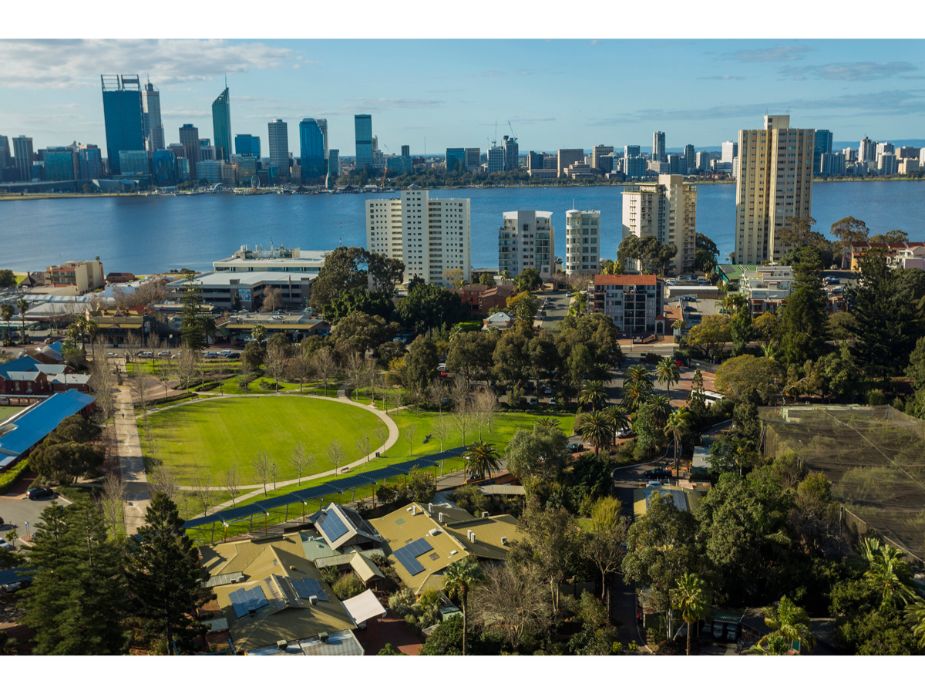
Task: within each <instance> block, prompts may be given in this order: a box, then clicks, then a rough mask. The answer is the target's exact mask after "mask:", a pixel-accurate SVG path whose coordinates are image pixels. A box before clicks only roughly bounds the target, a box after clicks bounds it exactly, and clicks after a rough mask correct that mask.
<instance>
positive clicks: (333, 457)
mask: <svg viewBox="0 0 925 694" xmlns="http://www.w3.org/2000/svg"><path fill="white" fill-rule="evenodd" d="M328 460H330V461H331V467H332V468H333V470H334V474H335V475H336V474H337V471H338V468H339V467H340V464H341V463H342V462H343V461H344V451H343V449H342V448H341V447H340V444H339V443H337V441H331V444H330V445H329V446H328Z"/></svg>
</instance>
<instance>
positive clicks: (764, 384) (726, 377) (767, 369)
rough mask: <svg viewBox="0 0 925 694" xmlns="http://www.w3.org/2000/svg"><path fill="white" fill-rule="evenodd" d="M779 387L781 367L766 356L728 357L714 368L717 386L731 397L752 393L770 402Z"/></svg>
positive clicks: (743, 396) (780, 385) (736, 397)
mask: <svg viewBox="0 0 925 694" xmlns="http://www.w3.org/2000/svg"><path fill="white" fill-rule="evenodd" d="M782 386H783V381H782V376H781V371H780V366H779V365H778V364H776V363H775V362H774V361H772V360H771V359H769V358H767V357H755V356H753V355H751V354H743V355H741V356H738V357H733V358H732V359H727V360H726V361H724V362H723V363H722V364H720V365H719V368H718V369H717V370H716V389H717V390H718V391H719V392H720V393H722V394H723V395H725V396H726V397H728V398H731V399H733V400H743V399H748V398H749V396H750V395H751V394H752V393H754V394H755V395H757V397H758V398H759V399H760V400H761V401H762V402H769V401H770V400H771V399H772V398H773V397H775V396H777V395H779V394H780V392H781V387H782Z"/></svg>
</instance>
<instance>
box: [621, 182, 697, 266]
mask: <svg viewBox="0 0 925 694" xmlns="http://www.w3.org/2000/svg"><path fill="white" fill-rule="evenodd" d="M629 234H633V235H634V236H638V237H639V238H641V239H645V238H656V239H658V240H659V242H660V243H665V244H667V243H673V244H674V246H675V249H676V253H675V257H674V261H673V262H672V266H671V273H672V274H675V275H680V274H682V273H684V272H688V271H690V270H691V269H693V267H694V253H695V243H696V240H697V188H696V186H694V185H692V184H690V183H685V182H684V177H683V176H679V175H677V174H661V175H659V177H658V183H647V184H643V185H639V186H636V187H635V188H631V189H625V190H624V191H623V236H624V237H626V236H627V235H629ZM637 269H639V268H637Z"/></svg>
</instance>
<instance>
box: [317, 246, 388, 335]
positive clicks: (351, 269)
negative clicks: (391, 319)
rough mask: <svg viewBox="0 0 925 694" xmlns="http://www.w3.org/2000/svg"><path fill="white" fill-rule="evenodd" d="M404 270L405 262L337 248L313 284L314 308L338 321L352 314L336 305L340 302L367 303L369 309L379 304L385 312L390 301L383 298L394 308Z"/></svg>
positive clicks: (360, 250) (327, 257)
mask: <svg viewBox="0 0 925 694" xmlns="http://www.w3.org/2000/svg"><path fill="white" fill-rule="evenodd" d="M404 269H405V268H404V264H403V263H402V262H401V261H399V260H394V259H391V258H386V257H385V256H383V255H380V254H378V253H372V252H369V251H366V250H364V249H362V248H345V247H340V248H336V249H334V251H332V252H331V253H328V254H327V256H325V259H324V266H323V267H322V268H321V270H320V271H319V273H318V277H316V278H315V279H314V281H312V286H311V296H310V302H311V305H312V306H313V307H314V308H315V309H317V310H318V311H319V312H320V313H321V314H322V315H323V316H324V317H325V319H327V320H331V321H334V322H336V321H337V319H339V318H341V317H342V316H345V315H347V313H349V310H344V309H343V308H342V307H338V306H337V305H336V304H337V302H338V301H344V300H346V301H348V302H349V303H352V304H353V305H354V307H357V306H358V305H359V304H364V303H365V304H366V307H367V308H369V307H371V306H372V305H376V306H378V307H380V308H382V309H384V308H385V306H386V301H380V299H385V300H387V301H388V305H391V296H392V293H393V292H394V288H395V285H396V284H398V283H399V282H401V280H402V276H403V274H404ZM366 312H367V313H370V312H377V313H378V311H366Z"/></svg>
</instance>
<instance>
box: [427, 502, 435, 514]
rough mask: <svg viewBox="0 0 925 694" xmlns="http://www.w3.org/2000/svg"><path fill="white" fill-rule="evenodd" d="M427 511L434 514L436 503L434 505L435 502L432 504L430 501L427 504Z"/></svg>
mask: <svg viewBox="0 0 925 694" xmlns="http://www.w3.org/2000/svg"><path fill="white" fill-rule="evenodd" d="M427 512H428V513H430V514H433V512H434V505H433V504H431V503H428V504H427Z"/></svg>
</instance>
